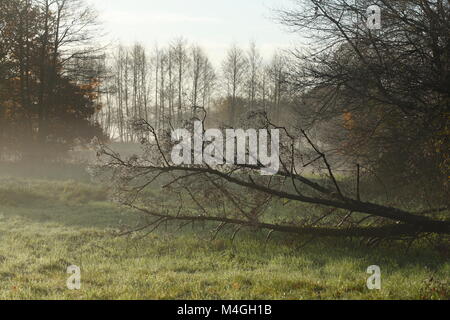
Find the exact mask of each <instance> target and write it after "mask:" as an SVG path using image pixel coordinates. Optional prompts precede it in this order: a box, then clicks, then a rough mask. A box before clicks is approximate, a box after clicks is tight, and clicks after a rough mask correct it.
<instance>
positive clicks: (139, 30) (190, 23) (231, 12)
mask: <svg viewBox="0 0 450 320" xmlns="http://www.w3.org/2000/svg"><path fill="white" fill-rule="evenodd" d="M88 1H89V2H90V3H92V4H93V6H94V7H95V8H96V9H97V11H98V12H99V13H100V20H101V22H103V26H104V29H105V31H106V32H107V34H108V36H107V37H108V39H110V40H112V41H113V42H114V43H119V42H121V43H123V44H124V45H131V44H133V43H134V42H140V43H141V44H143V45H145V46H147V47H149V48H152V47H154V46H155V44H156V43H158V44H159V45H160V46H162V45H166V44H168V43H169V42H170V41H172V40H174V39H176V38H179V37H183V38H185V39H186V40H188V41H189V42H190V43H197V44H199V45H200V46H201V47H203V48H204V49H205V51H206V52H207V53H208V55H209V56H210V58H211V60H212V61H213V62H214V63H215V64H218V63H220V61H221V60H222V59H223V57H224V55H225V52H226V50H227V49H228V48H229V47H230V46H231V45H232V44H233V43H236V44H237V45H239V46H241V47H243V48H247V47H248V45H249V43H250V41H254V42H255V43H256V45H257V46H258V47H259V48H260V50H261V52H262V54H263V56H264V57H265V58H269V57H270V56H271V55H272V54H273V53H274V52H275V51H276V50H277V49H286V48H288V47H292V46H294V45H295V43H296V41H297V40H299V38H298V36H295V35H293V34H290V33H288V32H287V31H286V30H285V29H283V27H282V26H280V25H279V24H277V23H276V22H274V21H273V19H272V18H273V16H274V12H273V11H272V9H274V8H280V7H287V6H289V5H290V4H292V1H291V0H88Z"/></svg>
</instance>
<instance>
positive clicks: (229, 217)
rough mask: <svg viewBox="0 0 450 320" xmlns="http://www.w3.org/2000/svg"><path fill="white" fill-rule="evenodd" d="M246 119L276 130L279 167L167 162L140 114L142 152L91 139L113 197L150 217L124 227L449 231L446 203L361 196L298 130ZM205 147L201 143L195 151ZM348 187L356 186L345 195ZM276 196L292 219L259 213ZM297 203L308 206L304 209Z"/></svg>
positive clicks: (371, 233)
mask: <svg viewBox="0 0 450 320" xmlns="http://www.w3.org/2000/svg"><path fill="white" fill-rule="evenodd" d="M249 119H251V120H253V121H254V120H256V121H255V122H257V123H259V124H261V123H264V126H262V127H264V128H272V129H279V130H282V132H283V133H284V134H283V136H282V141H281V142H280V154H279V159H280V167H281V169H280V171H279V172H278V173H277V174H276V175H274V176H264V175H261V173H260V170H261V169H262V168H263V165H262V164H260V163H258V164H257V165H249V164H235V165H230V164H223V165H216V166H211V165H208V164H197V165H175V164H174V163H173V162H172V161H171V159H169V158H170V157H169V156H168V155H170V152H171V150H172V149H173V147H174V142H173V141H172V140H171V139H170V134H169V132H162V131H160V132H157V131H156V130H155V129H154V128H153V127H152V126H151V125H150V124H149V123H148V122H146V121H144V120H140V121H137V122H136V123H135V127H136V129H137V130H138V132H139V133H140V135H141V136H142V137H143V138H142V141H141V143H142V151H143V152H142V154H141V155H139V156H138V155H134V156H132V157H129V158H126V159H123V158H122V157H121V156H120V155H119V154H118V153H116V152H114V151H113V150H111V149H110V148H109V147H107V146H106V145H102V144H99V143H97V144H96V147H97V155H98V159H99V162H98V163H97V165H96V166H95V170H94V172H95V174H96V176H97V177H103V179H104V180H106V181H108V182H109V183H110V184H111V186H112V188H113V189H114V195H115V199H116V201H118V202H119V203H120V204H122V205H125V206H128V207H130V208H133V209H136V210H138V211H140V212H142V213H144V214H145V215H147V216H148V218H150V220H148V223H146V224H144V225H142V226H140V227H139V228H137V229H135V230H131V232H133V231H143V230H147V231H149V232H151V231H153V230H156V229H157V228H158V227H160V226H162V225H164V224H166V223H168V222H178V223H180V226H181V227H183V226H187V225H189V224H191V223H192V224H193V223H198V222H211V223H217V224H218V227H217V228H216V229H215V233H218V232H220V231H221V230H223V229H224V228H225V227H226V226H232V227H233V228H234V233H233V238H234V237H235V236H236V234H237V233H238V232H239V231H240V230H242V229H243V228H252V229H263V230H268V231H269V236H270V235H271V234H272V233H273V232H283V233H292V234H300V235H311V236H330V237H341V236H344V237H349V236H351V237H365V238H371V239H399V238H401V239H403V238H405V237H407V238H410V239H415V238H417V237H420V236H422V235H427V234H444V235H448V234H450V221H448V220H439V219H436V218H435V214H436V213H442V212H445V211H446V210H448V208H430V209H429V210H427V211H424V212H409V211H407V210H404V209H401V208H396V207H392V206H387V205H383V204H380V203H373V202H367V201H363V200H362V198H363V197H362V195H361V194H360V185H359V184H360V177H359V174H360V173H359V170H358V172H357V174H358V176H357V177H356V179H355V180H356V181H357V182H356V184H357V185H356V188H348V187H346V186H343V185H342V184H345V183H342V182H340V181H339V179H337V178H336V174H335V173H334V171H333V169H332V166H331V165H330V163H329V162H328V160H327V157H326V155H325V154H324V153H322V152H321V151H320V150H319V148H318V147H317V146H316V145H315V144H314V143H313V142H312V141H311V139H310V138H309V136H308V134H307V133H306V132H305V131H304V130H300V131H299V132H298V133H299V135H292V134H290V133H288V131H287V129H285V128H279V127H276V126H274V125H273V124H272V123H270V121H269V119H268V118H267V116H266V114H265V113H263V112H261V113H252V114H251V116H250V117H249ZM197 120H198V119H197ZM299 140H300V141H303V142H304V143H305V145H306V146H307V148H306V147H304V144H302V143H300V144H299V143H298V142H299ZM299 146H300V147H299ZM207 148H208V144H207V143H204V144H203V149H202V151H203V152H204V151H205V150H206V149H207ZM248 155H249V153H248V149H247V156H248ZM312 166H314V167H315V168H316V172H321V178H320V179H315V178H314V177H312V178H310V177H307V176H306V175H304V174H302V171H304V170H306V169H307V168H310V167H312ZM344 180H345V179H344ZM350 189H353V190H356V192H355V193H354V194H353V196H352V195H351V194H350V192H352V190H350ZM148 190H159V191H158V192H159V194H156V195H155V194H149V193H148V192H147V191H148ZM277 201H278V202H279V201H281V202H283V203H287V202H289V204H290V206H291V207H295V206H296V205H295V203H298V206H297V207H298V211H299V212H298V213H297V215H298V219H294V220H292V221H284V222H273V220H276V217H275V219H274V217H270V216H269V217H268V216H267V215H265V213H266V212H267V210H268V208H269V207H270V206H271V205H272V204H273V203H274V202H277ZM174 202H175V203H176V205H174ZM305 205H307V206H310V207H309V208H310V210H311V211H312V212H314V213H311V212H305ZM307 208H308V207H307ZM317 211H319V212H320V214H319V215H318V214H317ZM302 218H303V219H302ZM268 220H272V221H268Z"/></svg>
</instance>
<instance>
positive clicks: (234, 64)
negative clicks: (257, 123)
mask: <svg viewBox="0 0 450 320" xmlns="http://www.w3.org/2000/svg"><path fill="white" fill-rule="evenodd" d="M247 69H248V61H247V58H246V56H245V52H244V51H243V50H242V49H241V48H239V47H237V46H236V45H233V46H232V47H231V48H230V49H229V50H228V53H227V56H226V58H225V61H224V62H223V64H222V72H223V77H224V80H225V82H226V84H227V95H228V96H229V97H230V98H231V105H230V109H231V110H230V121H231V123H234V121H235V120H236V108H237V100H238V97H239V95H240V94H242V93H243V90H244V84H245V74H246V72H247Z"/></svg>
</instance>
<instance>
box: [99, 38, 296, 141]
mask: <svg viewBox="0 0 450 320" xmlns="http://www.w3.org/2000/svg"><path fill="white" fill-rule="evenodd" d="M283 61H284V57H283V55H282V54H280V53H277V54H275V55H274V56H273V58H272V59H271V60H270V61H269V62H265V61H264V60H263V58H262V55H261V52H260V51H259V49H258V48H257V46H256V44H254V43H250V45H249V48H247V49H243V48H241V47H238V46H236V45H233V46H231V47H230V48H229V50H228V51H227V53H226V56H225V59H224V60H223V61H222V63H221V65H220V66H219V67H216V66H214V64H213V63H212V62H211V60H210V58H209V57H208V55H207V53H206V52H205V51H204V50H203V49H202V48H201V46H199V45H196V44H189V43H188V41H187V40H185V39H182V38H181V39H176V40H174V41H172V42H171V43H170V44H168V45H166V46H163V47H157V46H156V47H155V48H153V49H151V50H149V49H147V48H145V47H144V46H142V45H140V44H135V45H133V46H131V47H124V46H119V47H118V48H117V49H115V50H113V52H112V53H110V54H109V55H108V57H107V58H105V60H104V64H103V67H104V68H103V71H104V72H105V77H104V81H103V83H102V88H101V92H102V102H103V104H104V107H103V108H102V110H101V112H100V113H98V114H96V120H97V121H98V122H99V123H100V124H101V125H102V127H103V128H104V130H105V131H106V132H107V134H108V136H110V137H111V138H112V139H114V140H117V141H121V142H136V141H137V139H138V137H137V136H136V134H135V133H134V132H133V128H132V125H131V121H129V120H132V119H145V120H146V121H149V122H151V123H152V124H153V125H154V126H155V128H157V129H167V128H170V127H175V126H179V125H181V124H182V123H183V121H187V120H189V119H191V118H192V117H195V116H196V115H197V113H198V110H200V109H205V110H207V111H208V118H209V119H210V120H211V121H212V122H215V119H218V118H220V119H221V120H223V122H224V123H228V124H229V125H234V124H235V122H236V120H237V119H238V117H239V115H241V114H242V113H243V112H245V111H248V110H256V109H264V110H267V111H269V112H271V113H272V114H274V115H275V114H277V112H279V111H281V110H280V109H281V108H282V105H283V99H284V101H285V102H287V101H288V100H289V96H288V94H289V93H288V91H287V90H286V89H285V87H286V81H285V78H284V72H285V70H284V68H285V65H284V62H283Z"/></svg>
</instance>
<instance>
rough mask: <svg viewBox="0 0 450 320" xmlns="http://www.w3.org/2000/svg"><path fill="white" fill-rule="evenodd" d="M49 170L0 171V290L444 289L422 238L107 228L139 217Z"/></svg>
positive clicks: (183, 293)
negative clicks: (71, 281) (371, 281)
mask: <svg viewBox="0 0 450 320" xmlns="http://www.w3.org/2000/svg"><path fill="white" fill-rule="evenodd" d="M75 175H77V174H75ZM49 179H50V178H49ZM49 179H45V180H42V179H41V180H40V179H35V178H27V179H25V178H0V299H295V300H299V299H449V298H450V292H449V289H448V284H449V283H448V282H449V275H450V262H449V261H448V260H446V259H445V257H443V256H440V255H439V254H438V253H437V252H436V251H434V249H432V248H430V247H427V245H426V244H425V243H418V244H417V245H415V246H414V247H413V248H411V249H410V250H409V251H408V252H407V251H406V249H405V246H404V245H401V244H398V245H397V246H396V247H390V248H387V247H380V248H376V249H369V248H367V247H365V246H364V245H361V244H360V243H359V242H358V241H356V240H355V241H353V242H350V241H343V240H335V239H329V240H321V241H319V240H317V241H316V242H314V243H311V244H309V245H308V246H305V247H302V246H299V244H301V243H302V242H303V241H302V239H299V238H294V237H291V236H278V237H274V239H273V240H271V241H270V242H269V243H267V244H266V243H265V241H264V239H265V234H262V233H261V234H259V233H256V234H255V233H250V232H249V233H241V234H239V235H238V237H237V238H236V239H235V241H234V242H231V240H230V238H229V237H228V236H226V235H221V236H219V237H218V238H217V239H216V240H214V241H211V240H210V234H209V233H208V230H207V229H206V230H203V228H200V227H198V228H195V229H194V228H191V227H189V228H187V229H184V231H183V232H182V233H181V234H179V233H178V234H176V235H175V234H174V233H173V232H171V231H170V227H169V228H168V229H165V228H163V229H162V230H159V231H158V232H156V233H152V234H150V235H148V236H147V237H140V235H133V236H127V237H117V236H116V234H117V232H118V231H120V230H123V229H125V228H126V227H127V226H135V225H138V224H139V222H140V219H141V217H140V216H139V215H137V214H136V213H133V212H130V211H128V210H127V209H125V208H120V207H118V206H116V205H114V204H112V203H110V202H109V201H108V198H107V193H106V191H105V190H104V189H103V188H102V187H99V186H95V185H93V184H89V183H82V182H77V181H75V180H64V179H59V180H49ZM69 265H77V266H79V267H80V268H81V285H82V287H81V290H78V291H77V290H75V291H71V290H68V289H67V287H66V280H67V279H68V277H69V275H68V274H67V273H66V270H67V267H68V266H69ZM370 265H379V266H380V267H381V270H382V289H381V290H375V291H371V290H368V289H367V287H366V280H367V278H368V277H369V276H370V275H368V274H367V273H366V269H367V267H368V266H370Z"/></svg>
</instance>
